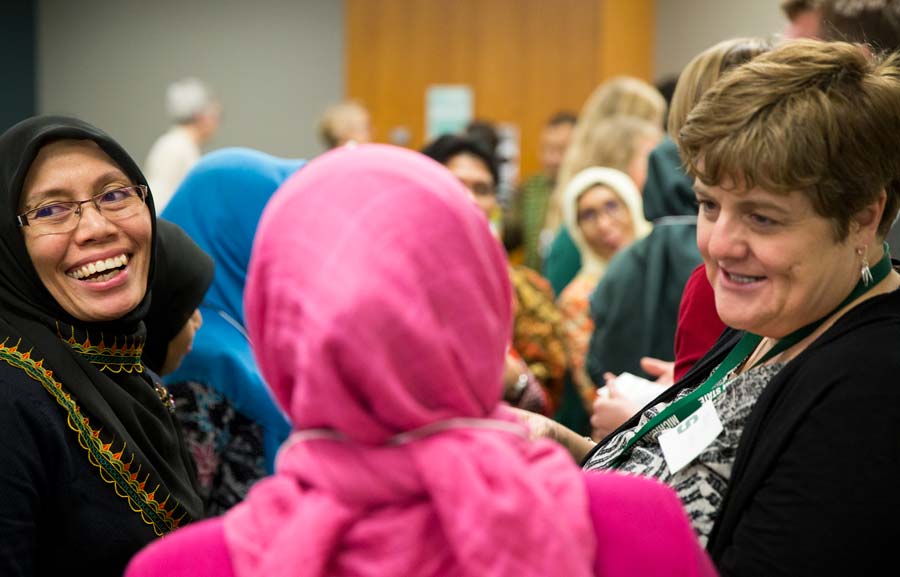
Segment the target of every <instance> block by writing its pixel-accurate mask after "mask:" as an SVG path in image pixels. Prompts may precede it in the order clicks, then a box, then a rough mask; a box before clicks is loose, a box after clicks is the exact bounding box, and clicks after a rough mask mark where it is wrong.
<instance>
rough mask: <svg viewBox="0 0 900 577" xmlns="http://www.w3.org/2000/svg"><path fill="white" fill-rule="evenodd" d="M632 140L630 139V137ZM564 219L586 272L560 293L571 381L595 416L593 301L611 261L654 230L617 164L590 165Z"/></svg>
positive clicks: (573, 188) (575, 184) (573, 185)
mask: <svg viewBox="0 0 900 577" xmlns="http://www.w3.org/2000/svg"><path fill="white" fill-rule="evenodd" d="M626 142H627V141H626ZM563 221H564V222H565V225H566V227H567V228H568V230H569V234H570V235H571V236H572V240H573V241H574V242H575V245H576V246H577V247H578V250H579V252H580V253H581V263H582V264H581V270H579V271H578V275H576V277H575V278H574V279H573V280H572V282H570V283H569V285H568V286H567V287H566V289H565V290H564V291H563V293H562V294H561V295H560V296H559V299H558V300H557V304H558V306H559V310H560V312H562V315H563V319H564V324H563V326H564V328H565V335H566V341H567V345H568V349H569V353H570V357H571V373H572V380H573V382H574V384H575V387H576V389H577V390H578V393H579V394H580V396H581V398H582V402H583V406H584V409H585V412H586V413H585V414H590V411H591V407H592V406H593V403H594V399H595V398H596V396H597V395H596V393H597V387H596V385H595V384H594V383H593V382H592V381H591V380H590V378H589V377H588V376H587V371H585V369H584V359H585V355H586V354H587V349H588V343H589V342H590V338H591V334H592V333H593V332H594V323H593V321H592V320H591V315H590V310H589V299H590V295H591V293H592V292H593V290H594V288H595V287H596V286H597V283H598V282H599V281H600V279H601V278H603V274H604V272H605V271H606V267H607V265H608V264H609V261H610V259H612V258H613V255H615V254H616V253H617V252H619V251H620V250H622V249H624V248H625V247H627V246H628V245H630V244H631V243H632V242H634V241H635V240H637V239H641V238H644V237H645V236H647V234H649V233H650V230H651V228H652V227H651V225H650V223H649V222H647V220H646V219H645V218H644V209H643V200H642V199H641V194H640V192H638V189H637V187H636V186H635V184H634V181H633V180H632V179H631V178H630V177H629V176H628V175H627V174H625V173H624V172H621V171H619V170H616V169H615V168H601V167H596V166H595V167H591V168H586V169H584V170H582V171H581V172H579V173H578V174H576V175H575V177H574V178H572V179H571V180H570V181H569V186H567V187H566V190H565V192H564V194H563Z"/></svg>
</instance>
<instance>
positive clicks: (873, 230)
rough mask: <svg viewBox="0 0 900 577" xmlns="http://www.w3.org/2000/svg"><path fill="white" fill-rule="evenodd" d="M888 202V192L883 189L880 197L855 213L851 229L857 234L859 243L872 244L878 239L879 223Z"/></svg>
mask: <svg viewBox="0 0 900 577" xmlns="http://www.w3.org/2000/svg"><path fill="white" fill-rule="evenodd" d="M886 202H887V192H886V191H885V190H884V189H882V190H881V192H880V193H879V194H878V197H877V198H876V199H875V200H873V201H872V202H870V203H869V204H868V205H866V206H865V207H863V208H862V210H860V211H859V212H857V213H856V214H855V215H853V219H852V220H851V222H850V231H851V233H852V234H855V235H856V236H857V239H858V244H862V245H866V246H868V245H870V244H873V243H874V242H875V241H876V240H880V239H878V238H877V237H878V225H879V224H880V223H881V216H882V215H883V214H884V205H885V203H886Z"/></svg>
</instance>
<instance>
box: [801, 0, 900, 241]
mask: <svg viewBox="0 0 900 577" xmlns="http://www.w3.org/2000/svg"><path fill="white" fill-rule="evenodd" d="M819 5H820V9H821V11H822V20H823V22H824V38H825V39H826V40H839V41H844V42H855V43H856V44H859V45H860V46H861V47H863V48H864V49H866V50H870V51H874V52H895V51H897V50H900V0H862V1H860V2H842V1H840V0H819ZM897 141H898V146H900V135H898V136H897ZM886 240H887V242H888V244H889V245H891V246H892V247H895V248H900V224H897V223H894V226H893V228H891V231H890V232H889V233H888V235H887V239H886Z"/></svg>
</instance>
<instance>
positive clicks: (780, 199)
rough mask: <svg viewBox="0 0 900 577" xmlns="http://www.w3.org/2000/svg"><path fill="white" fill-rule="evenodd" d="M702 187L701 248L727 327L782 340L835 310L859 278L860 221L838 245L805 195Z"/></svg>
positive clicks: (828, 224)
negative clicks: (858, 234) (858, 232)
mask: <svg viewBox="0 0 900 577" xmlns="http://www.w3.org/2000/svg"><path fill="white" fill-rule="evenodd" d="M695 190H696V192H697V201H698V203H699V206H700V208H699V218H698V222H697V245H698V247H699V249H700V253H701V255H702V256H703V261H704V263H705V265H706V274H707V277H708V278H709V282H710V284H711V285H712V287H713V290H714V291H715V295H716V309H717V310H718V313H719V317H720V318H721V319H722V321H724V322H725V324H727V325H729V326H731V327H734V328H737V329H741V330H746V331H750V332H752V333H755V334H758V335H762V336H766V337H773V338H780V337H783V336H785V335H787V334H789V333H791V332H793V331H794V330H796V329H798V328H800V327H803V326H805V325H807V324H809V323H811V322H813V321H816V320H818V319H820V318H822V317H824V316H825V315H827V314H829V313H830V312H832V311H833V310H834V309H835V308H836V307H837V306H838V305H839V304H840V303H841V302H842V301H843V299H844V298H845V297H846V296H847V295H848V294H849V293H850V292H851V291H852V290H853V287H854V286H856V283H857V282H858V281H859V278H860V275H859V271H860V262H861V259H860V257H859V256H858V255H857V253H856V250H857V248H860V247H861V246H863V245H865V242H864V241H863V240H862V239H860V238H856V237H857V234H856V233H854V232H853V229H854V227H853V224H852V223H851V233H850V235H849V236H848V237H847V238H846V239H844V240H837V239H836V238H835V229H834V226H833V223H832V222H831V221H830V220H829V219H826V218H825V217H823V216H821V215H819V214H818V213H816V211H815V210H814V209H813V206H812V203H811V201H810V199H809V198H808V197H807V196H806V195H804V194H802V193H801V192H796V191H795V192H791V193H789V194H776V193H772V192H768V191H766V190H763V189H761V188H758V187H757V188H753V189H751V190H741V189H735V188H732V187H731V186H730V185H729V186H727V187H725V188H723V187H722V186H704V185H702V184H701V183H699V182H698V183H697V184H696V185H695ZM856 228H858V227H856ZM860 243H861V244H860Z"/></svg>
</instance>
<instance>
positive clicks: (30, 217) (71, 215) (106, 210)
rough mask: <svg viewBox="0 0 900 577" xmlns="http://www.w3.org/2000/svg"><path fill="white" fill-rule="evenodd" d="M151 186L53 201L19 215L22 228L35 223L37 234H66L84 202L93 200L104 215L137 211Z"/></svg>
mask: <svg viewBox="0 0 900 577" xmlns="http://www.w3.org/2000/svg"><path fill="white" fill-rule="evenodd" d="M148 194H150V189H149V188H147V187H146V186H144V185H143V184H135V185H134V186H125V187H123V188H116V189H113V190H104V191H103V192H98V193H97V194H95V195H94V196H92V197H90V198H88V199H86V200H72V201H66V202H51V203H50V204H45V205H43V206H39V207H37V208H32V209H31V210H29V211H27V212H24V213H22V214H20V215H18V216H17V217H16V224H17V225H18V226H19V228H22V227H26V226H28V227H31V230H33V231H34V232H35V233H36V234H41V235H43V234H63V233H67V232H71V231H73V230H75V227H76V226H78V223H79V221H80V220H81V213H82V212H83V211H84V204H85V203H87V202H90V203H91V204H93V205H94V208H96V209H97V212H99V213H100V214H101V215H103V217H104V218H106V219H108V220H111V221H117V220H122V219H124V218H128V217H129V216H134V215H135V214H137V213H138V212H139V211H140V209H141V207H142V206H144V202H145V201H146V199H147V195H148Z"/></svg>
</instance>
